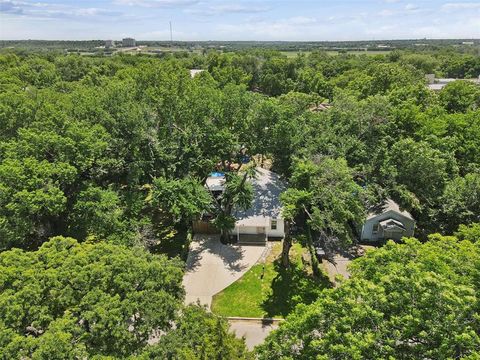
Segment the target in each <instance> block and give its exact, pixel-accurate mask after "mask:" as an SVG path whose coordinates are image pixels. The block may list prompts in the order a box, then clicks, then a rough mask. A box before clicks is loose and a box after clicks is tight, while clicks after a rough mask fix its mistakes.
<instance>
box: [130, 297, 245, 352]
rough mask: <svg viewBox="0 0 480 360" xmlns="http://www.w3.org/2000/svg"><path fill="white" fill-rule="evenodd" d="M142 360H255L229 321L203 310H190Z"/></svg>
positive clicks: (187, 309)
mask: <svg viewBox="0 0 480 360" xmlns="http://www.w3.org/2000/svg"><path fill="white" fill-rule="evenodd" d="M139 358H140V359H165V360H210V359H229V360H241V359H253V357H252V356H250V354H249V353H248V352H247V350H246V348H245V343H244V342H243V340H241V339H237V338H236V337H235V335H234V334H233V333H231V332H229V326H228V323H227V321H226V320H224V319H222V318H220V317H219V316H216V315H214V314H212V313H208V314H206V313H205V310H204V309H203V308H201V307H199V306H193V305H191V306H188V307H187V308H186V309H184V310H183V312H182V314H181V315H180V318H179V319H178V320H177V322H176V326H175V329H174V330H171V331H169V332H168V334H166V335H164V336H161V337H160V338H159V342H158V343H157V344H155V345H153V346H151V347H150V348H148V349H147V350H146V351H145V352H144V353H143V354H142V355H141V356H140V357H139Z"/></svg>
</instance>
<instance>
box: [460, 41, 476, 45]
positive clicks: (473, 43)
mask: <svg viewBox="0 0 480 360" xmlns="http://www.w3.org/2000/svg"><path fill="white" fill-rule="evenodd" d="M462 45H475V42H473V41H464V42H462Z"/></svg>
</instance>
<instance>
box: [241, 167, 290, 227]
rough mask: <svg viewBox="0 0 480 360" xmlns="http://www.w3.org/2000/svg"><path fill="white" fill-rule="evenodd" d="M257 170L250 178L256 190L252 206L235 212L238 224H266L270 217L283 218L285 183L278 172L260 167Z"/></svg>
mask: <svg viewBox="0 0 480 360" xmlns="http://www.w3.org/2000/svg"><path fill="white" fill-rule="evenodd" d="M255 170H256V177H255V178H254V179H251V180H250V181H251V184H252V186H253V191H254V199H253V202H252V206H251V207H250V209H248V210H246V211H242V210H237V211H236V212H235V214H234V215H235V217H236V218H237V225H245V226H265V224H266V223H267V221H268V219H279V218H281V210H282V206H281V204H280V194H281V193H282V192H283V191H284V189H285V185H284V184H283V182H282V180H281V179H280V176H279V175H278V174H276V173H274V172H272V171H269V170H266V169H263V168H260V167H257V168H255Z"/></svg>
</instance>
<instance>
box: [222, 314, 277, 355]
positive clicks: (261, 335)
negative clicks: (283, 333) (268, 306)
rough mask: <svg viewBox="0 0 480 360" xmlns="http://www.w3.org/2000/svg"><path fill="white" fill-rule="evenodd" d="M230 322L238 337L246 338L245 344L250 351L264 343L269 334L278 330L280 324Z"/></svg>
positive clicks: (231, 328)
mask: <svg viewBox="0 0 480 360" xmlns="http://www.w3.org/2000/svg"><path fill="white" fill-rule="evenodd" d="M228 322H229V323H230V330H231V331H234V332H235V335H236V336H237V337H239V338H240V337H245V342H246V343H247V347H248V348H249V349H250V350H253V348H254V347H255V346H256V345H259V344H261V343H263V341H264V340H265V338H266V337H267V336H268V334H270V332H271V331H272V330H275V329H277V328H278V322H275V323H272V322H262V321H261V320H259V321H251V320H249V321H244V320H229V321H228Z"/></svg>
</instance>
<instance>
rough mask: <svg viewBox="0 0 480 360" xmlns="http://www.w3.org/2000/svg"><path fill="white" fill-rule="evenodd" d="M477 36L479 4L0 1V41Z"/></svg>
mask: <svg viewBox="0 0 480 360" xmlns="http://www.w3.org/2000/svg"><path fill="white" fill-rule="evenodd" d="M169 21H172V24H173V37H174V39H175V40H299V41H300V40H308V41H313V40H319V41H320V40H369V39H405V38H424V37H427V38H480V0H476V1H471V0H470V1H468V0H464V1H455V0H416V1H412V0H410V1H406V0H365V1H352V0H336V1H335V0H330V1H323V0H317V1H314V0H310V1H302V0H300V1H287V0H280V1H273V0H250V1H243V0H240V1H228V0H212V1H207V0H204V1H202V0H198V1H197V0H99V1H91V0H86V1H81V0H77V1H74V0H18V1H17V0H0V39H59V40H64V39H74V40H81V39H121V38H122V37H125V36H131V37H135V38H136V39H141V40H165V39H169V37H170V35H169Z"/></svg>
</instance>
